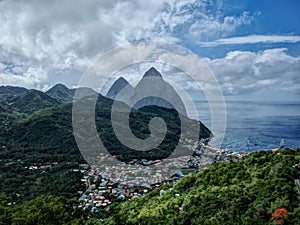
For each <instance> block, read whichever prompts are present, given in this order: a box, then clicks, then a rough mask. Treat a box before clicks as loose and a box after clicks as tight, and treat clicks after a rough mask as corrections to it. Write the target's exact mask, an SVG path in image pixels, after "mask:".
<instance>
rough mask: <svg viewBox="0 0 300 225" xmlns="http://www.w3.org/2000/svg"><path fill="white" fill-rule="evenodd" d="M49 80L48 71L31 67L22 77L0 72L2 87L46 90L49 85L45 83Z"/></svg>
mask: <svg viewBox="0 0 300 225" xmlns="http://www.w3.org/2000/svg"><path fill="white" fill-rule="evenodd" d="M47 78H48V73H47V71H46V70H44V69H43V68H41V67H38V68H34V67H29V68H28V69H27V70H26V71H25V72H24V73H23V74H22V75H16V74H12V73H1V72H0V84H1V85H11V86H21V87H27V88H37V89H41V90H46V89H47V88H48V85H46V84H44V81H45V80H47Z"/></svg>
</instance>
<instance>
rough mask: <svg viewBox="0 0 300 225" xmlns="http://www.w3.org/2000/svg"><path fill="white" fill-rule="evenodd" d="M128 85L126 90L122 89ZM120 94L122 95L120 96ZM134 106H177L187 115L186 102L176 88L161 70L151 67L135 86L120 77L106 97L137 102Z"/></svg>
mask: <svg viewBox="0 0 300 225" xmlns="http://www.w3.org/2000/svg"><path fill="white" fill-rule="evenodd" d="M125 87H126V89H125V90H126V91H124V92H122V93H121V91H122V90H123V89H124V88H125ZM119 94H120V96H118V95H119ZM143 96H148V97H144V98H142V99H141V100H139V101H138V102H136V103H135V105H134V108H141V107H143V106H146V105H156V106H161V107H165V108H176V109H177V110H178V111H179V112H181V113H182V114H183V115H186V110H185V107H184V104H183V102H182V100H181V98H180V97H179V95H178V94H177V92H176V91H175V89H174V88H173V87H172V86H171V85H170V84H169V83H168V82H166V81H165V80H164V79H163V77H162V75H161V74H160V72H158V71H157V70H156V69H155V68H154V67H151V68H150V69H149V70H148V71H146V72H145V74H144V76H143V77H142V79H141V80H140V81H139V82H138V84H137V85H136V86H135V87H133V86H132V85H131V84H130V83H129V82H128V81H127V80H126V79H125V78H124V77H120V78H118V79H117V80H116V81H115V82H114V83H113V85H112V86H111V88H110V89H109V90H108V92H107V94H106V97H108V98H111V99H114V100H115V99H116V98H117V97H118V100H121V101H125V102H126V103H127V101H128V100H129V102H135V100H137V99H140V98H141V97H143Z"/></svg>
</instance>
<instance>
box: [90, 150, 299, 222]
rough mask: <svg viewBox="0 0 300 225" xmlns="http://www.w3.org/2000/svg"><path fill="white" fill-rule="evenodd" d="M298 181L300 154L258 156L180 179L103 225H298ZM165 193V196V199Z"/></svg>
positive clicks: (119, 209) (262, 153)
mask: <svg viewBox="0 0 300 225" xmlns="http://www.w3.org/2000/svg"><path fill="white" fill-rule="evenodd" d="M299 178H300V151H299V150H298V151H294V150H288V149H286V150H282V151H280V152H279V153H273V152H272V151H260V152H255V153H252V154H250V155H249V156H247V157H246V158H244V159H243V160H241V161H240V162H237V163H215V164H212V165H211V166H210V167H209V168H207V169H203V170H201V171H198V172H195V173H192V174H189V175H188V176H186V177H184V178H182V179H181V180H180V181H179V182H177V183H176V184H175V185H174V186H173V187H171V186H166V185H165V186H163V187H161V188H159V189H156V190H154V191H152V192H151V193H150V194H148V195H147V196H145V197H142V198H139V199H134V200H131V201H128V202H126V203H124V204H121V205H119V206H118V207H117V208H114V209H113V212H111V215H110V217H109V218H108V219H106V220H105V221H106V224H197V225H198V224H214V225H215V224H222V225H223V224H249V225H252V224H299V221H300V193H299V192H298V191H297V189H296V186H295V184H294V179H299ZM161 189H164V190H165V191H166V194H164V195H162V196H161V195H160V190H161ZM281 208H284V209H286V210H287V217H282V218H280V213H279V212H280V210H279V211H277V214H279V216H278V217H276V213H275V212H276V210H278V209H281ZM281 211H283V212H284V211H285V210H281ZM273 213H275V214H273ZM272 214H273V216H274V219H271V218H272ZM282 215H283V214H282ZM281 219H283V220H281ZM96 221H97V220H94V222H96ZM91 224H92V223H91ZM96 224H103V223H102V222H98V223H96Z"/></svg>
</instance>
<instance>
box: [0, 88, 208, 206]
mask: <svg viewBox="0 0 300 225" xmlns="http://www.w3.org/2000/svg"><path fill="white" fill-rule="evenodd" d="M81 90H83V92H82V93H83V96H86V94H88V93H95V92H91V89H84V88H83V89H81ZM8 94H9V93H8ZM77 100H78V101H89V98H88V97H84V98H82V99H77ZM112 104H113V100H111V99H108V98H106V97H103V96H101V95H99V97H98V101H97V106H96V125H97V129H98V132H99V135H100V137H101V139H102V141H103V142H104V143H105V145H106V146H107V148H108V150H109V151H110V153H111V154H113V155H117V157H118V158H119V159H120V160H123V161H130V160H131V159H133V158H136V159H141V158H148V159H157V158H163V157H166V156H168V155H169V154H170V153H171V152H172V151H173V150H174V146H176V143H177V142H178V138H179V136H178V134H179V130H180V122H178V114H177V112H176V111H175V110H170V109H165V108H160V107H156V106H149V107H145V108H142V109H140V110H138V111H132V113H131V118H130V125H131V128H132V132H133V133H134V134H136V135H137V136H138V137H140V138H146V137H147V135H149V128H148V123H149V121H150V119H151V118H153V117H155V116H158V117H161V118H164V119H165V120H166V123H167V124H168V134H167V137H166V138H165V140H164V142H163V143H162V144H161V145H160V146H158V147H157V149H155V150H153V151H151V152H150V153H149V152H146V153H145V152H141V153H142V154H139V155H137V154H136V153H135V151H133V150H131V149H128V148H126V147H125V146H123V145H122V144H121V143H120V142H119V141H118V139H117V138H116V136H115V135H114V133H113V130H112V125H111V121H110V113H111V112H110V111H111V106H112ZM0 118H1V123H0V127H1V128H2V129H0V159H1V161H0V179H1V180H2V183H1V185H0V193H1V192H3V193H5V194H6V195H7V197H8V198H9V200H10V201H15V202H22V201H24V200H29V199H33V198H35V197H37V196H40V195H42V194H53V195H55V196H57V195H63V196H65V197H70V196H76V193H77V191H78V190H80V189H81V187H80V185H81V182H80V179H81V177H82V176H83V175H82V174H77V173H73V172H72V171H73V170H76V169H78V165H79V164H80V163H85V160H84V159H83V157H82V156H81V154H80V152H79V149H78V147H77V143H76V141H75V138H74V135H73V127H72V102H71V103H59V102H57V101H56V100H55V99H53V98H51V97H50V96H48V95H46V94H45V93H43V92H40V91H36V90H28V91H25V92H24V93H23V94H20V95H18V96H17V97H15V98H14V104H12V105H11V106H9V105H7V104H4V103H0ZM82 119H86V118H85V117H83V118H82ZM185 120H187V121H190V120H189V119H187V118H185ZM199 126H200V128H201V135H200V137H204V138H206V137H208V136H209V135H210V131H209V129H207V128H206V127H205V126H204V125H203V124H201V123H199ZM200 137H199V138H200ZM49 165H51V170H45V171H44V170H40V169H36V170H34V169H32V170H30V169H29V168H35V167H38V168H40V166H42V167H43V166H49ZM12 187H14V188H13V189H12Z"/></svg>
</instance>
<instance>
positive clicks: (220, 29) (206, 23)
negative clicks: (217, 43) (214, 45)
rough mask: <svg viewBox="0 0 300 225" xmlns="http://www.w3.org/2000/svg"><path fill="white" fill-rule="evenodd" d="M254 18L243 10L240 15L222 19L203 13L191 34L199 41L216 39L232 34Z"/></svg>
mask: <svg viewBox="0 0 300 225" xmlns="http://www.w3.org/2000/svg"><path fill="white" fill-rule="evenodd" d="M252 20H253V17H252V16H250V15H249V13H248V12H243V13H242V15H240V16H226V17H224V18H222V20H221V19H217V18H216V17H212V16H208V15H205V14H203V15H202V16H201V17H200V18H199V20H198V21H196V22H195V23H194V24H193V25H192V26H191V27H190V34H191V35H192V36H193V37H194V38H195V39H197V40H198V41H199V40H200V41H201V40H202V41H210V40H215V39H218V38H220V37H225V36H227V35H229V34H231V33H232V32H233V31H235V30H236V29H237V28H238V27H240V26H242V25H245V24H250V23H251V21H252ZM201 43H203V42H201ZM204 43H205V42H204Z"/></svg>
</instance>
